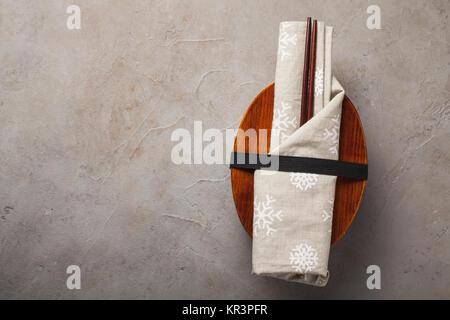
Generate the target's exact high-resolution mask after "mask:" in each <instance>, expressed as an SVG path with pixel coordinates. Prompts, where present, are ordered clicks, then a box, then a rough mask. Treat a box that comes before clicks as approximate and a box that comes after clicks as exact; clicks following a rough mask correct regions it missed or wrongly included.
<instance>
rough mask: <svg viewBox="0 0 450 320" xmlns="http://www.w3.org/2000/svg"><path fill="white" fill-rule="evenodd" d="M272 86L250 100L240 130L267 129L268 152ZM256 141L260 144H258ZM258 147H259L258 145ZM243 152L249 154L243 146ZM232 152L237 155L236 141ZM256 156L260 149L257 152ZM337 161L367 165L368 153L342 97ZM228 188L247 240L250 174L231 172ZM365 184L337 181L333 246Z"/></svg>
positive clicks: (357, 122)
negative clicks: (230, 190)
mask: <svg viewBox="0 0 450 320" xmlns="http://www.w3.org/2000/svg"><path fill="white" fill-rule="evenodd" d="M274 88H275V85H274V84H273V83H272V84H271V85H269V86H268V87H267V88H265V89H264V90H263V91H261V92H260V93H259V94H258V96H257V97H256V98H255V99H254V100H253V102H252V103H251V104H250V106H249V107H248V109H247V112H246V113H245V115H244V118H243V119H242V122H241V124H240V126H239V128H240V129H242V130H244V131H245V130H248V129H255V130H256V132H257V133H259V129H267V133H268V138H267V144H268V146H267V149H266V150H270V148H269V147H270V132H271V128H272V117H273V98H274ZM258 141H259V140H258ZM258 146H259V143H258ZM245 147H246V150H245V152H249V146H248V144H246V146H245ZM234 148H235V149H234V151H235V152H236V151H237V146H236V140H235V145H234ZM258 153H259V148H258ZM339 160H342V161H349V162H356V163H364V164H367V149H366V141H365V138H364V131H363V127H362V124H361V120H360V119H359V116H358V112H357V111H356V109H355V107H354V106H353V104H352V102H351V101H350V99H349V98H348V97H347V96H345V97H344V101H343V103H342V116H341V129H340V138H339ZM231 186H232V189H233V197H234V203H235V205H236V210H237V213H238V215H239V218H240V220H241V222H242V225H243V226H244V228H245V230H246V231H247V232H248V234H249V235H250V236H252V233H253V171H248V170H242V169H235V168H232V169H231ZM365 187H366V180H356V179H350V178H343V177H338V178H337V182H336V194H335V201H334V210H333V228H332V235H331V244H335V243H336V242H337V241H339V239H341V238H342V236H343V235H344V234H345V232H346V231H347V229H348V228H349V227H350V224H351V223H352V221H353V219H354V218H355V215H356V213H357V211H358V208H359V204H360V202H361V198H362V195H363V193H364V189H365Z"/></svg>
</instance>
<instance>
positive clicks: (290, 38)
mask: <svg viewBox="0 0 450 320" xmlns="http://www.w3.org/2000/svg"><path fill="white" fill-rule="evenodd" d="M286 27H287V26H286V24H282V25H281V29H280V39H279V42H278V54H279V55H280V58H281V61H283V60H285V59H286V58H287V57H289V56H291V54H290V53H289V52H288V48H289V47H290V46H294V47H295V46H296V45H297V35H296V34H289V32H288V31H287V30H286Z"/></svg>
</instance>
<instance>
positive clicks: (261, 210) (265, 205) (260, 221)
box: [253, 195, 283, 236]
mask: <svg viewBox="0 0 450 320" xmlns="http://www.w3.org/2000/svg"><path fill="white" fill-rule="evenodd" d="M274 202H276V200H275V199H274V198H273V197H271V196H269V195H266V200H265V201H258V199H257V198H256V197H255V201H254V204H253V211H254V218H253V234H254V236H257V235H258V233H259V232H260V231H261V232H263V231H264V230H265V231H266V235H267V236H270V235H271V234H272V233H274V232H275V231H277V230H276V229H275V228H273V227H272V224H273V223H274V222H275V220H278V221H282V218H283V216H282V211H281V210H279V211H275V210H274V208H273V207H272V204H273V203H274Z"/></svg>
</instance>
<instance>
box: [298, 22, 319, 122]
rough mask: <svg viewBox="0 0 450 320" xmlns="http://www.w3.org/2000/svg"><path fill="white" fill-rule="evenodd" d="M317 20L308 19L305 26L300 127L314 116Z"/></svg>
mask: <svg viewBox="0 0 450 320" xmlns="http://www.w3.org/2000/svg"><path fill="white" fill-rule="evenodd" d="M316 49H317V20H314V22H313V23H312V31H311V18H308V21H307V24H306V41H305V64H304V68H303V87H302V102H301V111H300V126H302V125H304V124H305V123H306V122H308V120H309V119H311V118H312V117H313V115H314V75H315V69H316Z"/></svg>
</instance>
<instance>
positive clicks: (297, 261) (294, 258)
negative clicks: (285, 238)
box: [289, 243, 319, 273]
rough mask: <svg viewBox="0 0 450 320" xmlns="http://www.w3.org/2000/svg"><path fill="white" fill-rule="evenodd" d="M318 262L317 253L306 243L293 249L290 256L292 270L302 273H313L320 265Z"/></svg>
mask: <svg viewBox="0 0 450 320" xmlns="http://www.w3.org/2000/svg"><path fill="white" fill-rule="evenodd" d="M318 260H319V257H318V256H317V251H316V250H315V249H314V248H313V247H312V246H309V245H307V244H305V243H301V244H299V245H297V246H296V247H295V248H294V249H292V250H291V253H290V256H289V262H290V264H291V266H292V268H294V269H295V271H297V272H301V273H305V272H309V271H312V269H313V268H315V267H316V266H317V264H318V263H319V262H318Z"/></svg>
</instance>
